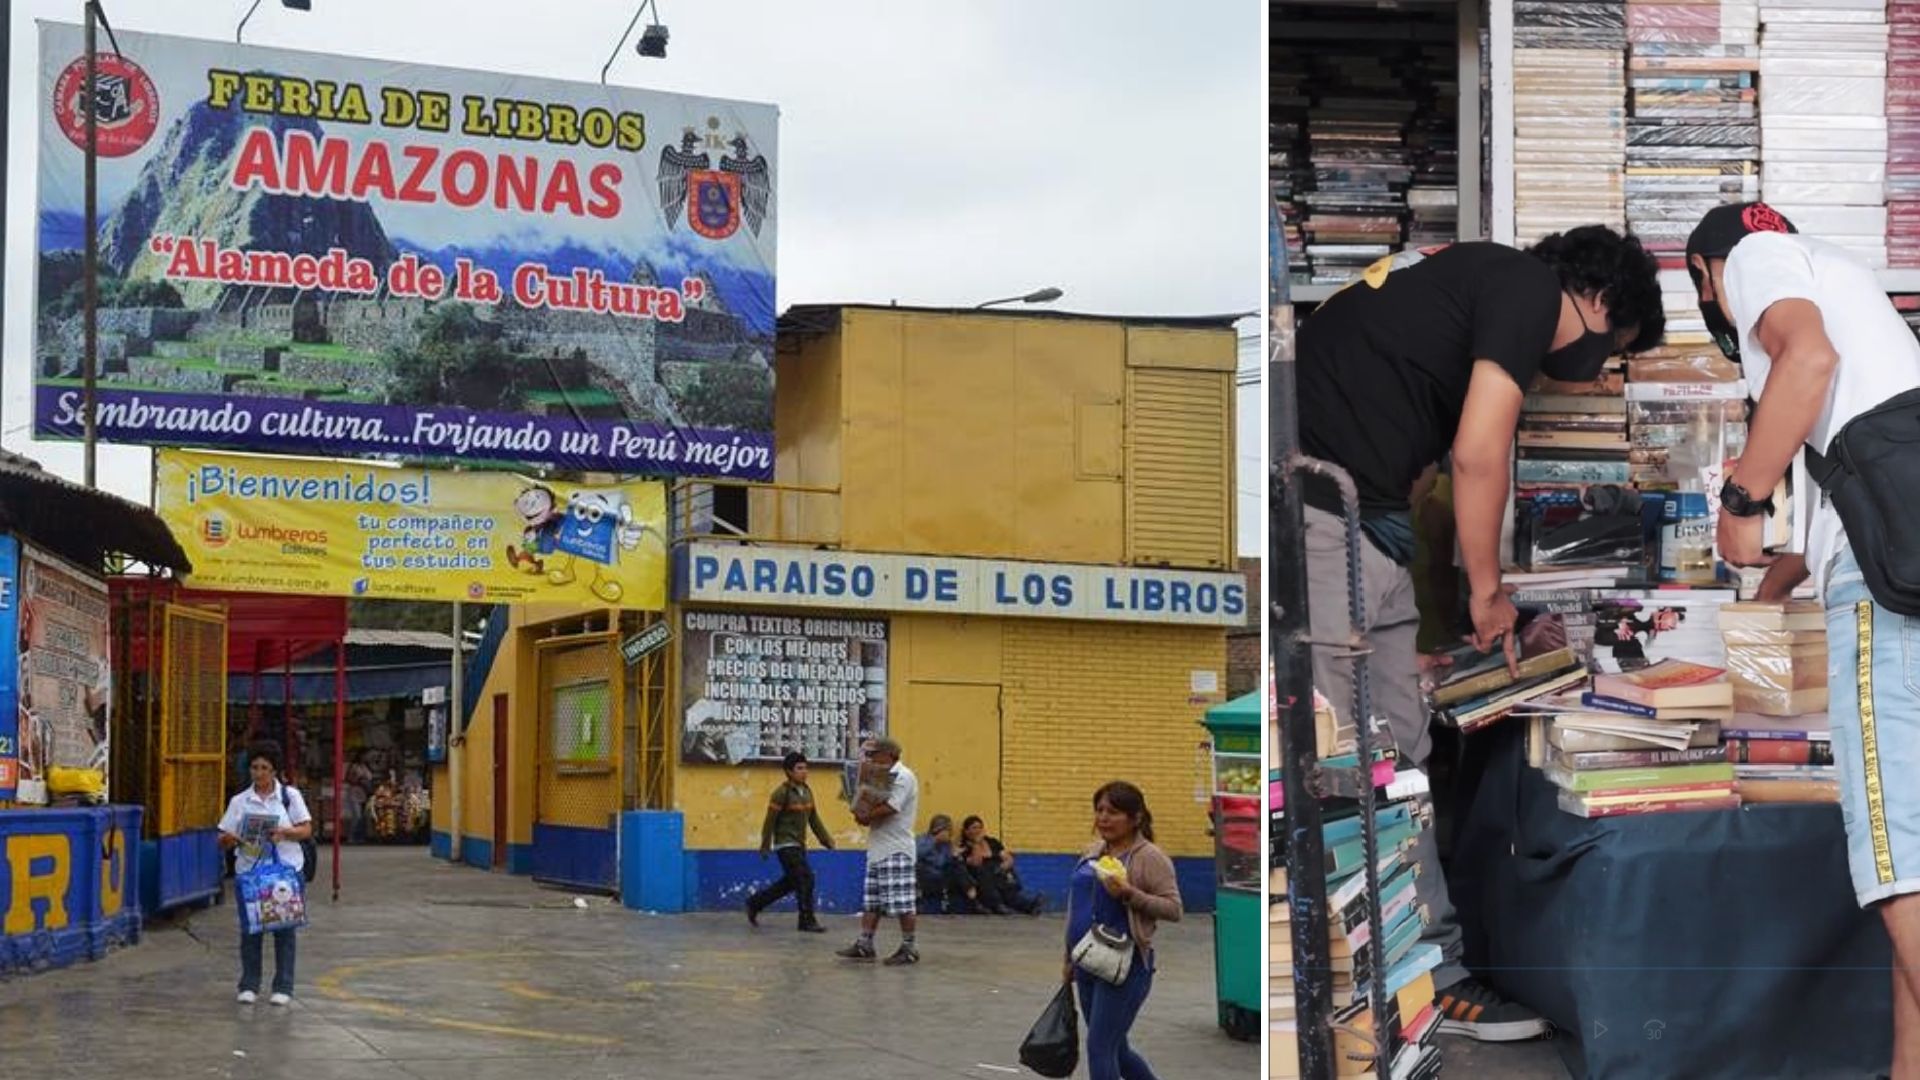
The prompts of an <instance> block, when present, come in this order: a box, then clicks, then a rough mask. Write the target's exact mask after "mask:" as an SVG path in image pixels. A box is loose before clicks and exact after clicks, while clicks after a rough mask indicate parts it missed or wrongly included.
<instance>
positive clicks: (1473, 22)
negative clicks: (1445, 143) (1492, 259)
mask: <svg viewBox="0 0 1920 1080" xmlns="http://www.w3.org/2000/svg"><path fill="white" fill-rule="evenodd" d="M1456 8H1457V11H1456V14H1457V24H1456V25H1457V26H1458V29H1459V45H1460V65H1459V68H1458V69H1457V74H1456V76H1455V77H1456V79H1457V80H1458V85H1459V87H1460V130H1459V133H1458V135H1457V136H1456V145H1457V146H1458V148H1459V154H1460V157H1459V166H1458V167H1459V177H1458V181H1459V190H1460V223H1459V227H1458V229H1457V230H1456V233H1457V235H1458V238H1459V239H1461V240H1477V239H1480V238H1481V237H1484V236H1485V235H1487V228H1486V223H1485V222H1483V221H1481V220H1480V123H1481V121H1480V4H1479V2H1478V0H1459V3H1458V4H1457V5H1456Z"/></svg>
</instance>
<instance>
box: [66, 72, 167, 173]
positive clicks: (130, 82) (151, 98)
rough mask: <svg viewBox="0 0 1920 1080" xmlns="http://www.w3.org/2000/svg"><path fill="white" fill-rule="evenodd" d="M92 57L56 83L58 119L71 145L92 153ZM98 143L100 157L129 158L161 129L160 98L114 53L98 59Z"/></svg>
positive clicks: (141, 74) (149, 83)
mask: <svg viewBox="0 0 1920 1080" xmlns="http://www.w3.org/2000/svg"><path fill="white" fill-rule="evenodd" d="M86 89H87V58H86V57H84V56H83V57H81V58H80V59H78V60H75V61H74V62H73V63H71V64H68V65H67V69H66V70H65V71H62V72H61V73H60V78H59V79H58V80H56V81H55V82H54V84H53V118H54V120H55V121H56V122H57V123H59V125H60V130H61V131H63V132H65V133H66V136H67V140H68V141H69V142H71V143H73V145H75V146H77V147H79V148H80V149H81V150H85V149H86V148H87V114H86V113H85V112H83V111H81V100H82V99H83V98H84V97H85V96H86ZM93 115H94V133H95V134H94V138H95V141H96V145H98V146H99V148H100V156H101V157H126V156H127V155H128V154H131V153H134V152H135V151H137V150H139V149H140V148H141V147H143V146H145V145H147V140H149V139H151V138H153V133H154V131H155V129H157V128H158V127H159V126H160V94H159V92H158V91H156V90H155V89H154V88H153V80H152V79H151V78H149V77H148V76H147V73H146V72H145V71H144V70H142V69H141V67H140V65H139V64H136V63H134V62H133V61H131V60H129V59H127V58H126V57H124V56H120V55H117V54H115V53H97V54H95V57H94V94H93Z"/></svg>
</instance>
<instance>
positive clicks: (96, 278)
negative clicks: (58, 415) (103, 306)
mask: <svg viewBox="0 0 1920 1080" xmlns="http://www.w3.org/2000/svg"><path fill="white" fill-rule="evenodd" d="M83 3H84V4H85V7H86V50H87V85H86V93H85V97H86V100H84V101H82V102H81V103H80V106H81V108H83V109H85V110H86V114H87V153H86V159H87V180H86V202H87V207H86V228H87V243H86V255H85V258H84V265H83V266H82V267H81V270H80V273H81V277H82V279H83V280H84V281H85V283H86V284H85V294H84V295H85V301H84V303H85V312H84V313H83V315H82V318H83V319H84V320H85V327H86V328H85V334H86V344H85V346H84V352H83V354H82V356H81V360H80V362H81V375H80V377H81V379H82V385H83V389H82V391H81V393H82V403H81V407H82V410H83V411H84V414H85V415H84V423H85V425H86V431H85V436H84V438H85V445H84V447H83V450H82V453H83V455H84V460H85V467H84V479H85V482H86V485H87V486H88V487H95V486H96V484H95V473H94V454H95V450H96V439H97V438H98V434H99V433H98V431H97V430H96V425H97V424H98V420H99V402H98V401H96V400H95V397H94V394H95V389H96V388H95V386H94V373H95V370H96V364H97V362H98V360H99V348H100V310H99V309H100V179H99V172H100V115H99V113H100V109H99V102H100V98H99V96H98V95H97V94H96V93H95V85H94V79H95V78H96V77H97V76H98V71H97V67H98V65H97V63H96V62H95V57H94V37H95V34H96V31H97V23H98V9H97V8H96V7H95V6H94V0H83Z"/></svg>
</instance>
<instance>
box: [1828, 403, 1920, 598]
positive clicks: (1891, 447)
mask: <svg viewBox="0 0 1920 1080" xmlns="http://www.w3.org/2000/svg"><path fill="white" fill-rule="evenodd" d="M1807 472H1808V473H1809V474H1810V475H1811V476H1812V477H1813V480H1814V482H1815V483H1817V484H1818V485H1819V486H1820V490H1821V491H1822V492H1824V493H1825V495H1826V498H1827V500H1828V501H1829V502H1831V503H1832V504H1833V508H1834V510H1835V511H1836V512H1837V513H1839V515H1840V523H1841V524H1842V525H1843V526H1845V527H1846V530H1847V543H1848V544H1849V545H1850V546H1851V547H1852V548H1853V557H1854V559H1855V561H1857V562H1858V563H1859V564H1860V573H1861V576H1862V577H1863V578H1865V580H1866V585H1867V591H1868V592H1869V593H1871V594H1872V595H1873V599H1874V601H1875V602H1876V603H1878V604H1879V605H1880V606H1881V607H1884V608H1886V609H1887V610H1888V611H1892V612H1894V613H1896V614H1900V615H1908V616H1913V615H1920V499H1916V498H1915V497H1914V493H1915V492H1916V491H1920V389H1914V390H1908V391H1906V392H1905V393H1902V394H1898V395H1895V396H1894V397H1890V398H1888V399H1887V400H1886V401H1883V402H1881V403H1880V404H1878V405H1876V406H1874V407H1873V408H1871V409H1869V410H1867V411H1866V412H1863V413H1861V414H1860V415H1859V416H1856V417H1854V418H1853V419H1852V420H1849V421H1847V423H1846V425H1845V426H1843V427H1842V428H1841V429H1840V432H1839V434H1837V435H1835V436H1834V437H1833V442H1832V444H1831V445H1829V446H1828V447H1827V452H1826V453H1825V454H1822V453H1821V452H1820V451H1819V450H1817V449H1815V448H1814V447H1813V446H1812V445H1809V446H1808V447H1807Z"/></svg>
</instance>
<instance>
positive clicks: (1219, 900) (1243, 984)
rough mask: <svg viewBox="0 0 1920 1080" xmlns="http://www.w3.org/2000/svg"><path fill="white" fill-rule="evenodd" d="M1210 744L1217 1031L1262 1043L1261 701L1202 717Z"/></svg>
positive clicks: (1235, 703) (1229, 705)
mask: <svg viewBox="0 0 1920 1080" xmlns="http://www.w3.org/2000/svg"><path fill="white" fill-rule="evenodd" d="M1204 723H1205V725H1206V728H1207V733H1208V734H1209V735H1211V736H1212V738H1213V799H1212V817H1213V838H1214V839H1213V850H1214V885H1215V908H1214V915H1213V951H1214V965H1213V966H1214V976H1215V980H1216V990H1217V996H1218V999H1219V1006H1220V1026H1221V1027H1222V1028H1224V1029H1225V1030H1226V1032H1227V1034H1229V1035H1231V1036H1233V1037H1234V1038H1236V1039H1245V1040H1248V1041H1252V1040H1256V1039H1258V1038H1259V1037H1260V998H1261V995H1262V994H1263V992H1264V988H1265V985H1266V979H1265V977H1264V975H1263V973H1262V971H1261V969H1260V935H1261V934H1262V933H1263V932H1264V931H1265V927H1266V909H1265V907H1264V905H1263V904H1262V902H1261V898H1260V879H1261V872H1262V868H1263V863H1264V860H1263V859H1262V857H1261V850H1260V782H1261V778H1262V776H1263V775H1264V774H1263V773H1262V770H1261V765H1260V695H1259V694H1258V693H1252V694H1248V695H1246V696H1245V697H1240V698H1236V699H1234V700H1232V701H1229V702H1226V703H1225V704H1222V705H1218V706H1215V707H1214V708H1212V709H1209V710H1208V711H1207V716H1206V720H1205V721H1204Z"/></svg>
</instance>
